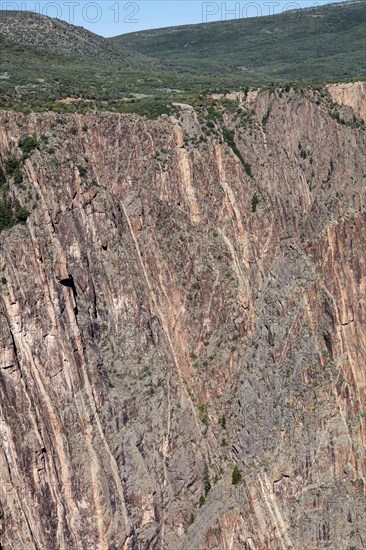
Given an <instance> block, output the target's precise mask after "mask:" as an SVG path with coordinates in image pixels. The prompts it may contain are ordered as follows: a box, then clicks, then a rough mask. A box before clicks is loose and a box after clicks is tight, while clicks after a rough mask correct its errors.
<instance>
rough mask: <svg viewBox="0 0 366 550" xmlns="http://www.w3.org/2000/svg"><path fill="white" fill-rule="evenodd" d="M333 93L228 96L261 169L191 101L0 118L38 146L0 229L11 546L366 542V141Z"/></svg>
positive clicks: (249, 547)
mask: <svg viewBox="0 0 366 550" xmlns="http://www.w3.org/2000/svg"><path fill="white" fill-rule="evenodd" d="M350 90H351V92H352V93H354V92H353V91H352V87H351V88H350ZM361 92H362V89H361ZM361 92H360V89H359V93H361ZM342 94H343V96H344V95H345V94H346V92H345V91H344V90H343V91H342ZM343 96H342V97H343ZM327 98H328V95H327V93H326V92H323V91H320V92H311V91H309V92H306V93H301V92H300V91H298V92H294V91H289V92H275V93H272V94H270V93H269V92H260V93H252V94H249V96H248V97H247V99H245V100H244V103H243V108H244V110H245V109H246V110H250V112H251V117H252V118H251V120H252V121H251V123H250V124H246V123H245V122H243V123H241V122H240V119H239V120H236V122H233V121H232V122H230V120H229V118H230V117H229V115H225V116H226V123H227V124H228V125H230V124H231V125H232V126H231V127H232V129H233V131H234V135H235V142H236V145H237V148H238V150H239V151H240V153H241V155H242V158H243V159H244V161H245V162H246V163H247V165H250V167H251V172H252V175H253V177H251V176H250V174H248V169H247V170H245V169H244V166H243V165H242V163H241V162H240V160H239V158H238V156H237V155H235V154H234V153H233V150H232V149H231V148H230V147H229V146H227V145H226V144H225V143H220V142H219V139H218V138H217V137H212V136H211V137H208V138H207V139H206V138H203V140H202V141H199V136H200V135H201V134H202V132H201V129H200V126H199V124H198V119H197V117H196V114H195V112H194V111H193V109H192V108H189V107H187V106H181V107H180V109H181V113H182V115H181V119H180V121H178V119H177V118H169V117H162V118H160V119H159V120H158V121H148V120H144V119H141V118H139V117H138V116H135V115H131V116H126V115H117V114H102V113H100V114H93V115H85V116H79V115H56V114H55V115H54V114H32V115H24V114H17V113H2V114H1V115H0V158H1V160H2V162H4V160H5V159H6V158H7V156H8V155H9V152H11V151H12V152H14V153H15V154H18V152H17V151H18V149H17V144H18V142H19V139H20V138H23V137H26V136H28V135H33V134H34V135H36V136H37V138H38V139H39V143H40V145H39V150H35V151H33V152H32V154H31V155H30V157H29V158H28V159H27V160H26V161H25V163H24V182H23V184H22V185H20V186H19V185H18V186H16V185H14V184H13V183H12V181H10V192H11V193H12V194H14V195H16V196H17V197H18V198H19V200H20V202H21V204H24V205H26V206H27V208H28V209H29V210H30V215H29V217H28V220H27V223H26V225H17V226H15V227H13V228H12V229H11V230H7V231H3V232H2V233H1V235H0V241H1V253H0V271H1V281H2V282H1V302H0V308H1V315H0V334H1V365H0V366H1V370H0V374H1V385H0V388H1V419H0V427H1V441H2V445H1V451H0V476H1V477H0V479H1V523H2V527H1V545H2V548H4V549H5V550H9V549H16V550H23V549H42V550H44V549H55V548H57V549H68V550H69V549H77V550H79V549H80V550H81V549H90V548H93V549H94V548H95V549H98V550H105V549H110V550H116V549H154V548H155V549H174V548H177V549H182V550H183V549H184V550H187V549H192V550H199V549H217V550H223V549H225V550H229V549H230V550H239V549H245V550H254V549H257V550H259V549H286V550H287V549H289V548H293V549H296V550H299V549H305V548H306V549H312V548H313V549H317V548H333V549H343V548H347V549H351V548H352V549H360V548H364V547H365V544H366V543H365V541H366V532H365V473H366V472H365V469H366V468H365V467H366V464H365V443H366V429H365V397H366V396H365V374H366V335H365V321H366V303H365V290H366V289H365V285H366V265H365V249H366V231H365V221H366V218H365V215H366V214H365V174H366V162H365V145H366V139H365V130H364V129H363V126H362V124H361V123H360V124H354V119H353V116H354V115H355V117H356V119H357V120H358V116H359V114H360V113H357V112H353V111H352V104H354V98H353V99H352V101H353V103H352V102H351V101H348V105H345V106H343V107H340V109H342V110H343V111H342V119H341V123H340V121H339V120H337V119H336V118H335V117H334V116H331V114H330V111H329V109H328V103H329V102H328V99H327ZM343 100H344V97H343ZM363 101H364V102H365V97H363ZM344 103H347V101H344ZM356 103H357V104H361V100H357V102H356ZM347 117H348V118H347ZM348 120H349V121H353V122H352V123H351V122H349V123H348V122H347V121H348ZM191 135H194V136H195V137H196V138H198V139H196V143H195V144H192V142H189V138H190V137H191ZM205 139H206V140H205ZM234 464H237V465H238V468H239V470H240V472H241V475H242V481H241V483H239V484H238V485H232V468H233V465H234ZM210 486H211V488H210ZM209 489H210V490H209ZM205 493H207V494H206V495H205ZM201 496H204V497H205V503H204V504H203V505H202V506H199V501H200V497H201ZM202 501H203V499H202V498H201V504H202Z"/></svg>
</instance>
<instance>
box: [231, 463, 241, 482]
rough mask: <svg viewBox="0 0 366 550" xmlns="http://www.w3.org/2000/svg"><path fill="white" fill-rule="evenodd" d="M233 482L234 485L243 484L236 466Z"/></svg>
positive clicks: (232, 477)
mask: <svg viewBox="0 0 366 550" xmlns="http://www.w3.org/2000/svg"><path fill="white" fill-rule="evenodd" d="M231 482H232V484H233V485H239V483H240V482H241V473H240V470H239V468H238V467H237V465H236V464H235V466H234V469H233V473H232V475H231Z"/></svg>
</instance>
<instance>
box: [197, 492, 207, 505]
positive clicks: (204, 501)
mask: <svg viewBox="0 0 366 550" xmlns="http://www.w3.org/2000/svg"><path fill="white" fill-rule="evenodd" d="M198 504H199V507H200V508H201V507H202V506H204V505H205V504H206V499H205V497H204V496H203V495H201V496H200V500H199V503H198Z"/></svg>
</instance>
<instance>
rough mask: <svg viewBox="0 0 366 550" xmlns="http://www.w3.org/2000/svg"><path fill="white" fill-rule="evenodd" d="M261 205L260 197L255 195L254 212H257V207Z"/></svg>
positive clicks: (253, 198)
mask: <svg viewBox="0 0 366 550" xmlns="http://www.w3.org/2000/svg"><path fill="white" fill-rule="evenodd" d="M259 203H260V200H259V197H258V195H257V193H254V195H253V197H252V212H256V211H257V206H258V205H259Z"/></svg>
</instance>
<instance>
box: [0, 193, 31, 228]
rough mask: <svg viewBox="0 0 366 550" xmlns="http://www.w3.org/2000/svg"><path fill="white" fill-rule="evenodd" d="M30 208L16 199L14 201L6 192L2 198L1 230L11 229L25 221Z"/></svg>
mask: <svg viewBox="0 0 366 550" xmlns="http://www.w3.org/2000/svg"><path fill="white" fill-rule="evenodd" d="M28 215H29V213H28V210H27V209H26V208H25V207H24V206H21V204H20V203H19V201H18V200H17V199H16V200H15V201H12V200H11V198H10V197H9V196H8V195H7V193H6V192H3V193H2V196H1V198H0V232H1V231H3V230H4V229H10V228H11V227H13V226H14V225H17V224H18V223H25V222H26V220H27V218H28Z"/></svg>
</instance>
